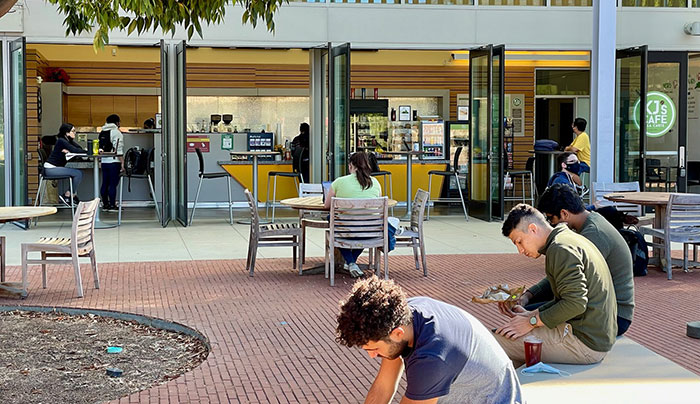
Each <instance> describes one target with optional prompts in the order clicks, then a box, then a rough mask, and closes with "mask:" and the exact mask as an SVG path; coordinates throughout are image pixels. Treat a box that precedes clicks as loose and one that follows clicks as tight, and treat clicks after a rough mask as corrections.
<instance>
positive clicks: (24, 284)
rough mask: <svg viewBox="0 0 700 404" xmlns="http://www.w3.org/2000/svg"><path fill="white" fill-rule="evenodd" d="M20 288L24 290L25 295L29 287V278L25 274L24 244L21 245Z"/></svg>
mask: <svg viewBox="0 0 700 404" xmlns="http://www.w3.org/2000/svg"><path fill="white" fill-rule="evenodd" d="M21 254H22V290H23V292H24V296H27V290H28V289H29V279H28V276H27V254H28V251H27V247H26V246H25V245H22V251H21Z"/></svg>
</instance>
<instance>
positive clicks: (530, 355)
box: [524, 335, 542, 367]
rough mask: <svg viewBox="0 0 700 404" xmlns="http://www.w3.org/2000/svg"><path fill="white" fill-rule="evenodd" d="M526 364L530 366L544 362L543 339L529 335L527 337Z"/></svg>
mask: <svg viewBox="0 0 700 404" xmlns="http://www.w3.org/2000/svg"><path fill="white" fill-rule="evenodd" d="M524 341H525V366H527V367H530V366H532V365H534V364H536V363H538V362H542V340H541V339H539V338H537V337H535V336H532V335H531V336H529V337H526V338H525V340H524Z"/></svg>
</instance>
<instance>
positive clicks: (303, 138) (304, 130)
mask: <svg viewBox="0 0 700 404" xmlns="http://www.w3.org/2000/svg"><path fill="white" fill-rule="evenodd" d="M309 132H310V128H309V124H308V123H306V122H302V123H301V125H299V134H298V135H297V136H296V137H295V138H294V139H292V156H293V160H292V163H293V164H294V165H295V166H296V165H297V164H298V166H297V167H299V169H300V170H301V176H302V177H303V179H304V182H306V183H308V182H309ZM299 147H301V149H299V150H298V149H297V148H299Z"/></svg>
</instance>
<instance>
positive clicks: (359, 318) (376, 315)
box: [335, 276, 412, 348]
mask: <svg viewBox="0 0 700 404" xmlns="http://www.w3.org/2000/svg"><path fill="white" fill-rule="evenodd" d="M337 320H338V327H337V328H336V331H335V335H336V338H335V340H336V341H337V342H338V343H339V344H342V345H345V346H347V347H348V348H351V347H353V346H362V345H365V344H367V343H368V342H369V341H381V340H387V339H388V338H389V334H390V333H391V331H392V330H393V329H394V328H396V327H399V326H402V325H408V324H411V321H412V314H411V308H410V307H408V302H407V301H406V294H405V293H404V291H403V290H402V289H401V287H400V286H399V285H397V284H395V283H394V281H385V280H382V279H379V278H377V277H376V276H372V277H371V278H367V279H363V280H360V281H357V282H356V283H355V285H354V286H353V287H352V292H350V296H348V298H347V300H345V301H344V302H341V303H340V312H339V313H338V317H337Z"/></svg>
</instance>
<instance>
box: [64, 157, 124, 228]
mask: <svg viewBox="0 0 700 404" xmlns="http://www.w3.org/2000/svg"><path fill="white" fill-rule="evenodd" d="M73 156H74V157H83V158H87V159H90V160H92V176H93V181H92V182H93V195H94V197H95V198H99V197H100V160H102V159H103V158H105V157H117V153H105V152H102V153H100V154H92V153H77V154H74V155H73ZM75 191H76V192H77V190H75ZM102 203H103V204H104V203H105V201H102ZM113 227H117V225H116V224H115V223H105V222H103V221H102V220H100V209H99V207H98V208H97V210H96V211H95V228H96V229H111V228H113Z"/></svg>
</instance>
